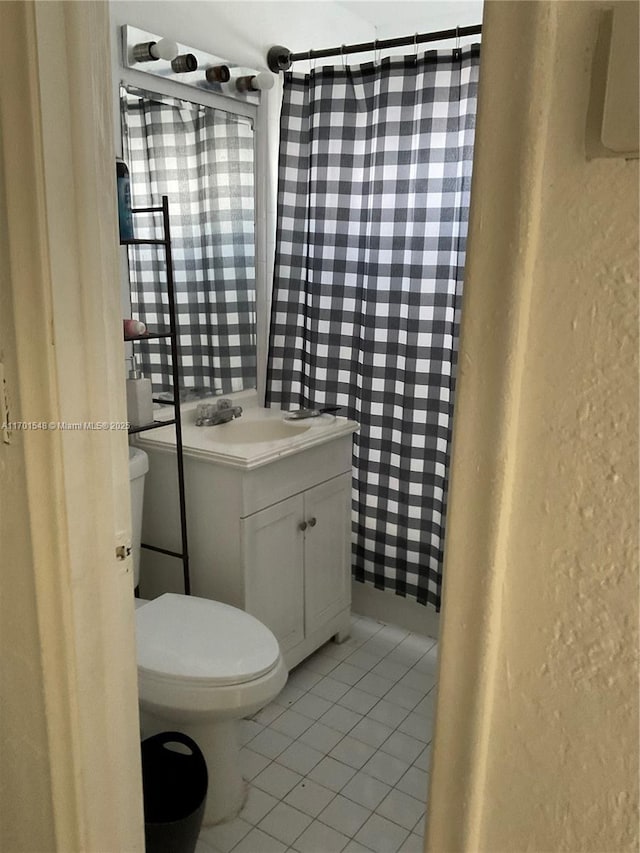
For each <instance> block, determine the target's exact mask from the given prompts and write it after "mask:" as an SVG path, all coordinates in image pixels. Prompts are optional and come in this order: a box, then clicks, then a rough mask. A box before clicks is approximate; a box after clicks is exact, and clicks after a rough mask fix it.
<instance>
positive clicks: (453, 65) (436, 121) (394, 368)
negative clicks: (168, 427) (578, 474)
mask: <svg viewBox="0 0 640 853" xmlns="http://www.w3.org/2000/svg"><path fill="white" fill-rule="evenodd" d="M479 55H480V51H479V46H478V45H473V46H470V47H467V48H464V49H462V50H461V49H455V50H453V51H428V52H427V53H425V54H424V55H423V56H421V57H418V56H410V57H402V58H392V59H385V60H383V61H382V62H381V63H365V64H362V65H359V66H353V67H345V66H337V67H325V68H322V69H321V70H314V71H312V72H311V73H309V74H300V73H295V72H287V73H286V74H285V81H284V97H283V105H282V115H281V126H280V133H281V136H280V162H279V188H278V220H277V239H276V247H277V248H276V259H275V273H274V288H273V300H272V315H271V333H270V352H269V365H268V377H267V404H278V405H280V406H281V407H283V408H296V407H298V406H312V405H313V406H318V405H321V404H332V405H338V406H342V407H343V411H342V414H344V415H348V416H349V417H350V418H353V419H355V420H357V421H359V422H360V425H361V428H360V432H359V433H358V434H356V436H355V440H354V454H353V470H354V479H353V483H354V485H353V552H352V553H353V575H354V577H355V578H356V579H357V580H359V581H365V582H369V583H373V584H374V585H375V586H376V587H377V588H380V589H384V588H390V589H393V590H395V592H396V593H397V594H399V595H402V596H411V597H413V598H415V599H416V600H417V601H418V602H420V603H421V604H430V605H433V606H434V607H435V608H436V609H437V610H439V608H440V600H441V585H442V560H443V542H444V525H445V516H446V504H447V487H448V467H449V452H450V451H449V448H450V440H451V426H452V416H453V402H454V393H455V375H456V361H457V347H458V335H459V323H460V303H461V296H462V276H463V272H464V259H465V238H466V233H467V220H468V211H469V190H470V183H471V165H472V154H473V135H474V128H475V113H476V98H477V81H478V70H479Z"/></svg>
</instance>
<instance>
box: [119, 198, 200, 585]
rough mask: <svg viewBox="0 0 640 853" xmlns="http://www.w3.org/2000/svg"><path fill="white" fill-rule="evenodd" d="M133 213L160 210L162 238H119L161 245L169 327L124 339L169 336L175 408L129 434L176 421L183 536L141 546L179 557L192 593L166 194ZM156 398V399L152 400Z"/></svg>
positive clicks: (126, 243)
mask: <svg viewBox="0 0 640 853" xmlns="http://www.w3.org/2000/svg"><path fill="white" fill-rule="evenodd" d="M131 212H132V213H134V214H136V213H161V214H162V229H163V232H162V233H163V234H164V237H162V238H161V239H149V240H138V239H131V240H121V241H120V245H121V246H163V247H164V251H165V265H166V279H167V302H168V313H169V328H168V329H159V330H157V331H151V332H147V333H146V334H144V335H139V336H136V337H133V336H125V340H126V341H129V342H131V343H139V342H141V341H150V340H158V339H160V338H168V339H169V343H170V347H171V375H172V380H173V400H169V401H167V400H162V401H161V402H163V403H164V404H165V405H171V406H173V408H174V411H175V415H174V417H173V418H171V419H170V420H166V421H153V422H152V423H150V424H145V425H144V426H140V427H130V428H129V435H134V434H135V433H139V432H146V431H147V430H150V429H158V428H159V427H164V426H169V425H171V424H175V428H176V462H177V467H178V497H179V501H180V534H181V539H182V550H181V551H171V550H169V549H167V548H159V547H157V546H156V545H149V544H148V543H145V542H143V543H142V544H141V547H142V548H146V549H147V550H149V551H156V552H157V553H160V554H166V555H168V556H169V557H175V558H176V559H179V560H182V574H183V578H184V592H185V595H191V580H190V577H189V547H188V541H187V514H186V504H185V487H184V460H183V451H182V420H181V416H180V359H179V354H178V321H177V310H176V297H175V282H174V276H173V257H172V254H171V228H170V224H169V199H168V197H167V196H162V206H161V207H138V208H133V210H132V211H131ZM154 402H158V401H154Z"/></svg>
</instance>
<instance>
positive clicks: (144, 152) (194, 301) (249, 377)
mask: <svg viewBox="0 0 640 853" xmlns="http://www.w3.org/2000/svg"><path fill="white" fill-rule="evenodd" d="M120 103H121V111H122V130H123V155H124V159H125V161H126V163H127V165H128V167H129V173H130V179H131V197H132V203H133V206H134V207H148V206H157V205H161V203H162V196H163V195H166V196H168V197H169V214H170V224H171V236H172V255H173V263H174V277H175V287H176V299H177V303H178V305H177V307H178V325H179V344H180V358H181V375H182V383H183V387H184V388H187V389H194V390H199V391H202V392H207V393H215V392H224V393H229V392H231V391H238V390H242V389H243V388H254V387H255V384H256V347H255V329H256V317H255V251H254V170H253V128H252V127H251V125H250V123H249V121H248V119H245V118H243V117H242V116H236V115H233V114H232V113H228V112H224V111H223V110H216V109H212V108H210V107H203V106H201V105H199V104H193V103H191V102H189V101H181V100H176V99H173V98H168V97H164V96H162V95H158V94H155V93H149V92H144V91H141V90H139V89H125V88H122V89H121V99H120ZM160 220H161V217H160V216H157V215H155V214H154V215H151V214H150V215H148V216H147V215H146V214H138V215H136V216H135V219H134V226H135V232H136V237H160V236H162V235H161V232H160V230H159V229H158V225H160V224H161V221H160ZM164 270H165V265H164V252H163V250H161V249H160V250H158V249H157V248H156V247H153V246H151V247H149V246H131V247H130V248H129V273H130V282H131V310H132V316H134V317H136V318H138V319H140V320H142V321H143V322H144V323H146V324H147V325H148V326H152V327H158V326H167V325H168V316H167V302H166V286H165V284H164V282H165V272H164ZM136 355H137V356H138V358H139V360H140V367H141V369H142V371H143V373H144V375H145V376H148V377H149V378H150V379H151V380H152V383H153V388H154V391H155V392H156V393H157V392H161V391H170V390H171V384H172V383H171V372H170V364H171V356H170V347H169V343H168V341H153V342H150V343H148V344H145V345H144V346H142V347H137V349H136Z"/></svg>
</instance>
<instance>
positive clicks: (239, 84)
mask: <svg viewBox="0 0 640 853" xmlns="http://www.w3.org/2000/svg"><path fill="white" fill-rule="evenodd" d="M274 82H275V80H274V77H273V74H269V72H268V71H261V72H260V73H259V74H247V75H246V76H245V77H238V79H237V80H236V89H237V90H238V91H239V92H248V91H251V92H261V91H265V90H266V89H271V88H273V84H274Z"/></svg>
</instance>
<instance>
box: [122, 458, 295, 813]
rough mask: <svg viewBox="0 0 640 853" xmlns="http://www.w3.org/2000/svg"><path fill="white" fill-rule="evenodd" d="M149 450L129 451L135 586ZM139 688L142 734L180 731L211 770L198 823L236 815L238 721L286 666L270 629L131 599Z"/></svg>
mask: <svg viewBox="0 0 640 853" xmlns="http://www.w3.org/2000/svg"><path fill="white" fill-rule="evenodd" d="M148 469H149V462H148V458H147V454H146V453H145V452H144V451H143V450H140V449H139V448H137V447H130V448H129V476H130V483H131V514H132V550H133V564H134V580H135V586H137V585H138V579H139V571H140V535H141V528H142V502H143V497H144V478H145V474H146V473H147V471H148ZM136 647H137V659H138V692H139V703H140V719H141V728H142V735H143V737H149V736H150V735H153V734H157V733H159V732H164V731H172V730H173V731H175V730H177V731H181V732H184V733H185V734H187V735H189V736H190V737H192V738H193V739H194V740H195V741H196V743H197V744H198V746H199V747H200V749H201V750H202V752H203V754H204V757H205V759H206V762H207V768H208V771H209V790H208V794H207V803H206V806H205V812H204V818H203V823H204V824H205V825H206V824H214V823H220V822H222V821H225V820H230V819H232V818H233V817H235V816H236V815H237V814H238V812H239V811H240V809H241V808H242V806H243V804H244V801H245V796H246V785H245V783H244V781H243V779H242V773H241V770H240V751H239V746H238V738H237V732H236V729H237V721H238V720H240V719H241V718H242V717H248V716H250V715H251V714H255V713H256V712H257V711H259V710H260V709H261V708H263V707H264V706H265V705H268V704H269V702H271V701H272V700H273V699H274V698H275V697H276V696H277V695H278V693H279V692H280V691H281V690H282V688H283V687H284V685H285V683H286V681H287V668H286V666H285V664H284V661H283V659H282V655H281V653H280V648H279V646H278V641H277V640H276V638H275V637H274V635H273V634H272V633H271V631H270V630H269V629H268V628H267V627H266V626H265V625H263V624H262V623H261V622H259V621H258V620H257V619H255V618H254V617H253V616H251V615H250V614H249V613H245V612H244V611H243V610H239V609H238V608H237V607H230V606H229V605H227V604H222V603H221V602H218V601H211V600H209V599H205V598H197V597H195V596H187V595H176V594H174V593H165V594H164V595H161V596H159V597H158V598H156V599H154V600H152V601H143V600H141V599H136Z"/></svg>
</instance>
